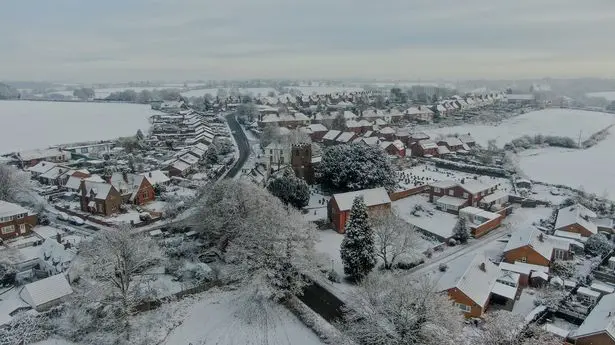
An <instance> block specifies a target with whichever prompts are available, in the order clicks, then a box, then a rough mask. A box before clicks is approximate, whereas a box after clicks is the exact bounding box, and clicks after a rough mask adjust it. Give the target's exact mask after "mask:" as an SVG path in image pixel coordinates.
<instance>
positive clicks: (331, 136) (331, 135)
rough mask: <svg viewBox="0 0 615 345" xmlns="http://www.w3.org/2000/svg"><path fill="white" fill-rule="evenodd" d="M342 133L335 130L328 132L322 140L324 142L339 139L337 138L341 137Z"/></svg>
mask: <svg viewBox="0 0 615 345" xmlns="http://www.w3.org/2000/svg"><path fill="white" fill-rule="evenodd" d="M340 133H342V132H341V131H338V130H335V129H333V130H330V131H328V132H327V133H326V134H325V135H324V136H323V137H322V138H323V139H324V140H335V138H337V136H338V135H340Z"/></svg>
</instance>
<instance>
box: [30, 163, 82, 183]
mask: <svg viewBox="0 0 615 345" xmlns="http://www.w3.org/2000/svg"><path fill="white" fill-rule="evenodd" d="M73 173H75V170H71V169H70V168H68V167H65V166H62V165H56V166H54V167H53V168H51V169H49V170H48V171H46V172H44V173H43V174H41V175H39V176H38V180H39V182H40V183H42V184H46V185H51V186H63V185H65V184H66V181H67V180H68V178H69V177H70V176H71V175H72V174H73Z"/></svg>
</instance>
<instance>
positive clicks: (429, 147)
mask: <svg viewBox="0 0 615 345" xmlns="http://www.w3.org/2000/svg"><path fill="white" fill-rule="evenodd" d="M411 140H412V139H411ZM410 150H411V151H412V156H415V157H437V156H438V145H437V144H436V143H434V142H433V141H431V140H420V141H418V142H414V143H412V144H411V146H410Z"/></svg>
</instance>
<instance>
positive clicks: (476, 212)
mask: <svg viewBox="0 0 615 345" xmlns="http://www.w3.org/2000/svg"><path fill="white" fill-rule="evenodd" d="M464 200H465V199H464ZM464 214H465V215H472V216H475V217H480V218H484V219H487V220H492V219H497V218H500V217H501V215H499V214H497V213H493V212H489V211H485V210H483V209H480V208H477V207H474V206H468V207H464V208H462V209H461V210H459V215H464Z"/></svg>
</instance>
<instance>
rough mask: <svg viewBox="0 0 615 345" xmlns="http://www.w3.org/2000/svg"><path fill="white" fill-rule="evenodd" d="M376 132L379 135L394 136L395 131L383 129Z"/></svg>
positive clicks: (389, 128) (387, 128) (388, 128)
mask: <svg viewBox="0 0 615 345" xmlns="http://www.w3.org/2000/svg"><path fill="white" fill-rule="evenodd" d="M378 132H380V134H395V130H394V129H393V128H391V127H384V128H382V129H381V130H379V131H378Z"/></svg>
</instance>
